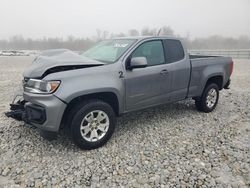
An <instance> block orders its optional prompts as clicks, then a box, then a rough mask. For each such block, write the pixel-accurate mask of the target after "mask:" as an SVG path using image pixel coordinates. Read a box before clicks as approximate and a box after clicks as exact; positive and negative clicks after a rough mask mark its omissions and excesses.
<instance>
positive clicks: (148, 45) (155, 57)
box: [131, 40, 165, 66]
mask: <svg viewBox="0 0 250 188" xmlns="http://www.w3.org/2000/svg"><path fill="white" fill-rule="evenodd" d="M131 57H132V58H133V57H145V58H146V59H147V62H148V66H153V65H159V64H164V63H165V57H164V51H163V46H162V42H161V41H160V40H155V41H149V42H145V43H143V44H141V45H140V46H139V47H138V48H137V49H136V50H135V51H134V52H133V53H132V56H131Z"/></svg>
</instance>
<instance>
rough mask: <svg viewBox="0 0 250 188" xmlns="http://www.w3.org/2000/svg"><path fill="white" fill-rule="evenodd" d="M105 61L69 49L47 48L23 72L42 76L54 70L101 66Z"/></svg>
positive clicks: (25, 74)
mask: <svg viewBox="0 0 250 188" xmlns="http://www.w3.org/2000/svg"><path fill="white" fill-rule="evenodd" d="M104 64H105V63H102V62H100V61H96V60H93V59H89V58H87V57H85V56H83V55H79V54H77V53H75V52H73V51H70V50H67V49H55V50H46V51H43V52H42V53H41V55H39V56H38V57H36V58H35V59H34V61H33V62H32V64H31V65H30V66H29V67H28V69H26V71H25V72H24V73H23V76H24V77H27V78H41V77H45V76H46V75H48V74H51V73H54V72H61V71H68V70H73V69H80V68H87V67H93V66H101V65H104Z"/></svg>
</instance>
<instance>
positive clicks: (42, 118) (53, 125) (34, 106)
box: [5, 92, 67, 132]
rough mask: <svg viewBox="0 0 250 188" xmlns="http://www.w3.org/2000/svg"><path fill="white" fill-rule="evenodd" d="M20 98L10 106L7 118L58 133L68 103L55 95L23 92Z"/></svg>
mask: <svg viewBox="0 0 250 188" xmlns="http://www.w3.org/2000/svg"><path fill="white" fill-rule="evenodd" d="M18 96H19V97H18ZM18 96H17V97H15V99H14V100H13V102H12V103H11V104H10V111H9V112H6V113H5V115H6V116H7V117H10V118H13V119H15V120H18V121H24V122H25V123H27V124H31V125H34V126H35V127H37V128H39V129H41V130H45V131H52V132H58V130H59V128H60V124H61V120H62V117H63V113H64V110H65V109H66V107H67V104H66V103H64V102H63V101H62V100H60V99H59V98H57V97H56V96H55V95H53V94H50V95H38V94H32V93H28V92H23V94H22V95H21V96H20V95H18ZM22 97H23V98H22ZM17 98H19V99H17Z"/></svg>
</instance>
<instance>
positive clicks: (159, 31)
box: [157, 28, 162, 36]
mask: <svg viewBox="0 0 250 188" xmlns="http://www.w3.org/2000/svg"><path fill="white" fill-rule="evenodd" d="M161 29H162V28H160V29H159V30H158V33H157V36H160V34H161Z"/></svg>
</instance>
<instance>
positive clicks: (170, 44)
mask: <svg viewBox="0 0 250 188" xmlns="http://www.w3.org/2000/svg"><path fill="white" fill-rule="evenodd" d="M164 50H165V54H166V62H167V63H172V62H176V61H180V60H182V59H184V50H183V47H182V44H181V42H180V41H178V40H173V39H166V40H164Z"/></svg>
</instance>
